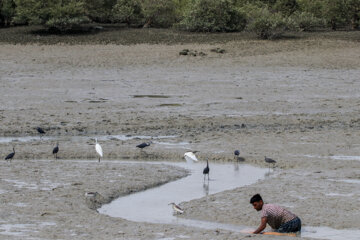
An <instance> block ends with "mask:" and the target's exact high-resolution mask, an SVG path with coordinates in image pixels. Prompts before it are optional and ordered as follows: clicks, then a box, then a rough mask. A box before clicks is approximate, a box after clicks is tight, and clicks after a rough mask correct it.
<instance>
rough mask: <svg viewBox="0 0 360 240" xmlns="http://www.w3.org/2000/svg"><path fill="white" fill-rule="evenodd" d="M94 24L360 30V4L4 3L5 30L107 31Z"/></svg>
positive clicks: (313, 0) (247, 0)
mask: <svg viewBox="0 0 360 240" xmlns="http://www.w3.org/2000/svg"><path fill="white" fill-rule="evenodd" d="M89 24H125V25H126V26H127V27H131V28H139V27H155V28H172V29H176V30H181V31H187V32H242V31H245V32H250V33H254V34H256V36H258V37H259V38H262V39H274V38H278V37H279V36H282V35H283V34H284V33H285V32H288V31H298V32H302V31H315V30H319V29H331V30H339V29H354V30H357V29H359V25H360V0H51V1H49V0H0V26H1V27H13V26H18V25H40V26H43V27H45V28H44V29H46V31H47V32H48V33H58V34H64V33H65V34H69V33H74V32H87V31H88V32H90V33H91V32H92V31H93V30H102V28H101V27H99V28H94V27H93V28H89V27H87V26H89Z"/></svg>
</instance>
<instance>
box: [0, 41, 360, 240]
mask: <svg viewBox="0 0 360 240" xmlns="http://www.w3.org/2000/svg"><path fill="white" fill-rule="evenodd" d="M216 48H220V49H224V50H225V53H217V52H216V51H214V50H213V49H216ZM183 49H189V50H190V51H192V52H195V51H196V52H197V53H200V52H202V53H204V54H201V55H202V56H200V55H199V54H197V56H189V55H188V56H183V55H179V52H180V51H182V50H183ZM359 56H360V48H359V43H358V42H357V41H350V40H336V39H323V38H321V39H316V38H314V39H311V38H307V39H289V40H278V41H258V40H238V41H228V42H226V43H222V44H221V43H214V44H206V43H204V44H199V43H188V44H172V45H167V44H152V45H151V44H137V45H128V46H125V45H94V44H92V45H64V44H58V45H11V44H2V45H0V73H1V74H0V84H1V88H0V100H1V103H2V104H1V108H0V119H1V123H2V124H1V125H0V132H1V134H0V138H1V139H0V154H1V156H3V158H5V156H6V155H7V154H9V153H10V152H11V151H12V148H13V147H15V152H16V154H15V157H14V159H13V160H12V161H11V162H6V161H4V160H3V161H2V163H1V168H0V172H1V179H0V199H1V204H2V208H1V213H0V214H1V222H0V238H1V239H70V238H74V239H89V238H94V239H165V238H166V239H183V238H190V239H241V238H246V237H254V238H256V239H258V238H266V239H277V238H276V236H275V237H274V236H273V237H271V236H255V235H249V234H241V233H234V232H230V231H225V230H219V231H217V230H216V229H214V230H213V231H211V230H203V229H198V228H195V227H194V228H189V227H183V226H175V225H162V224H150V223H134V222H130V221H127V220H124V219H115V218H111V217H108V216H104V215H101V214H98V213H97V212H96V210H94V209H96V207H97V206H100V205H101V204H103V203H106V202H109V201H111V200H112V199H114V198H116V197H119V196H123V195H126V194H130V193H132V192H136V191H141V190H144V189H147V188H150V187H154V186H157V185H160V184H163V183H165V182H168V181H172V180H176V179H178V178H180V177H184V176H186V175H187V174H188V172H186V171H185V170H183V169H180V168H175V167H170V166H166V165H148V164H144V163H142V162H141V163H140V162H139V163H136V162H135V163H128V162H123V161H121V160H140V161H150V160H151V161H157V160H159V161H164V160H166V161H183V154H184V152H185V151H188V150H198V151H199V153H198V154H197V155H198V158H199V159H200V161H204V160H205V159H206V158H208V159H209V160H210V164H211V162H212V161H213V162H214V161H215V162H221V161H224V162H225V161H226V162H228V161H234V157H233V151H234V150H235V149H240V152H241V156H242V157H243V158H244V159H245V162H246V163H249V164H253V165H257V166H262V167H267V164H266V163H265V162H264V156H267V157H271V158H273V159H275V160H276V161H277V163H276V167H275V170H274V171H273V172H271V173H270V174H269V176H268V177H267V178H265V179H264V180H261V181H259V182H258V183H256V184H253V185H249V186H245V187H241V188H237V189H234V190H230V191H225V192H221V193H218V194H215V195H210V196H207V197H204V198H201V199H197V200H192V201H190V202H186V203H181V204H182V207H183V208H184V209H185V213H184V214H183V215H181V217H184V218H191V219H199V220H206V221H216V222H220V223H231V224H238V225H245V226H250V227H254V228H255V227H256V226H257V225H258V224H259V222H260V219H259V215H258V214H257V213H256V212H255V210H254V209H253V208H252V206H251V205H250V204H249V199H250V197H251V196H252V195H254V194H255V193H260V194H261V195H262V196H263V198H264V200H265V201H266V202H271V203H277V204H279V205H282V206H284V207H286V208H288V209H289V210H290V211H292V212H294V213H295V214H297V215H298V216H300V218H301V219H302V222H303V226H305V227H306V226H325V227H331V228H335V229H358V230H359V229H360V224H359V221H358V219H359V218H360V213H359V211H356V209H360V203H359V201H356V200H358V199H359V197H360V184H359V181H360V170H359V169H360V168H359V167H360V161H359V155H360V142H359V139H360V138H359V137H360V134H359V129H360V119H359V114H360V95H359V89H360V81H359V76H360V61H359ZM36 127H42V128H43V129H44V130H45V131H46V133H45V134H44V136H42V137H41V139H40V136H39V135H38V132H37V131H36ZM30 136H31V137H34V138H33V139H32V140H29V141H21V140H19V139H21V137H30ZM146 136H149V137H153V139H149V140H151V141H152V142H153V143H152V144H151V146H150V147H148V148H146V149H144V151H141V150H139V149H137V148H136V147H135V146H136V145H137V144H139V143H141V142H143V141H148V140H147V137H146ZM95 137H97V138H98V141H99V142H100V144H101V145H102V147H103V150H104V158H103V160H102V162H100V163H98V162H97V155H96V152H95V149H94V144H95V140H94V139H95ZM11 138H14V139H16V138H17V139H18V140H17V141H11ZM9 139H10V140H9ZM99 139H100V140H99ZM57 142H59V148H60V151H59V153H58V157H59V158H58V159H57V160H55V159H54V157H53V155H52V149H53V147H54V146H55V145H56V143H57ZM240 164H241V163H240ZM87 192H98V193H99V194H100V197H99V199H96V201H95V202H94V201H90V202H89V197H88V196H85V194H86V193H87ZM349 203H351V204H349ZM287 238H289V239H292V238H291V237H284V239H287Z"/></svg>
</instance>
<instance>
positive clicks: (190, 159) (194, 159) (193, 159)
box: [184, 151, 199, 163]
mask: <svg viewBox="0 0 360 240" xmlns="http://www.w3.org/2000/svg"><path fill="white" fill-rule="evenodd" d="M195 152H196V151H194V152H186V153H185V154H184V158H185V160H186V162H188V163H192V162H197V161H199V160H198V159H197V157H196V156H195V154H194V153H195Z"/></svg>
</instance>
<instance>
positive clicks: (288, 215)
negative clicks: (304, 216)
mask: <svg viewBox="0 0 360 240" xmlns="http://www.w3.org/2000/svg"><path fill="white" fill-rule="evenodd" d="M261 217H266V218H267V223H268V224H269V225H270V227H272V228H273V229H278V228H279V227H280V225H281V224H283V223H286V222H289V221H291V220H293V219H294V218H296V217H297V216H296V215H295V214H293V213H292V212H290V211H288V210H286V209H284V208H282V207H280V206H278V205H275V204H264V205H263V207H262V210H261Z"/></svg>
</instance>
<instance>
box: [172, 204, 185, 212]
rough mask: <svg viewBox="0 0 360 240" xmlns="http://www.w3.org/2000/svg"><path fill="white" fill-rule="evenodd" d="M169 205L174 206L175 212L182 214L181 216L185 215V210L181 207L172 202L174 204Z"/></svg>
mask: <svg viewBox="0 0 360 240" xmlns="http://www.w3.org/2000/svg"><path fill="white" fill-rule="evenodd" d="M169 205H172V208H173V210H174V212H176V213H180V214H183V213H184V210H183V209H182V208H181V207H179V206H178V205H176V204H175V203H173V202H172V203H169Z"/></svg>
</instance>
